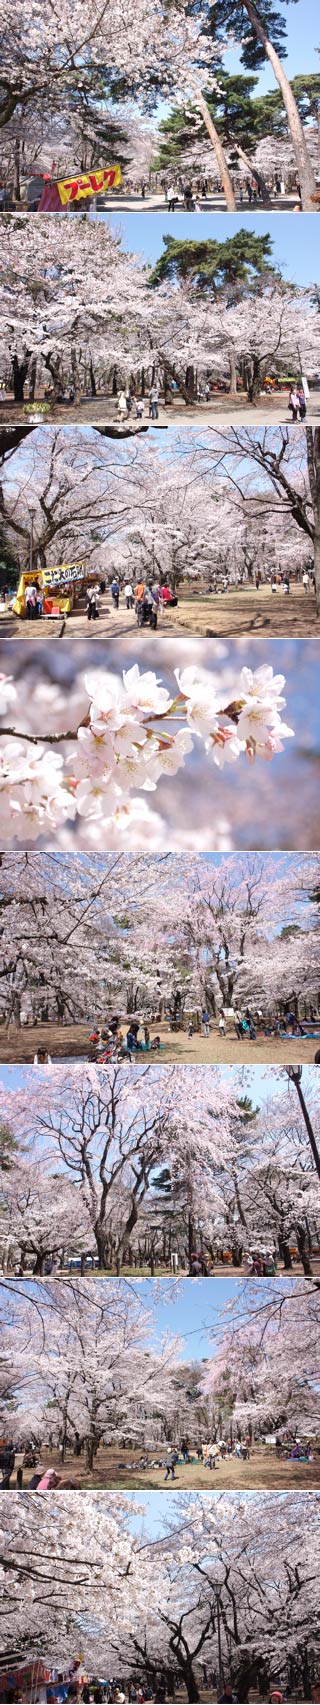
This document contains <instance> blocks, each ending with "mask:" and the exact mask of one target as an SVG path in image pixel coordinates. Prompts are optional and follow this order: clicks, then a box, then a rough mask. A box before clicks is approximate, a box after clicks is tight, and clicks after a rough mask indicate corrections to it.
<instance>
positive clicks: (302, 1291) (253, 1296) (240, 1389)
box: [203, 1278, 320, 1434]
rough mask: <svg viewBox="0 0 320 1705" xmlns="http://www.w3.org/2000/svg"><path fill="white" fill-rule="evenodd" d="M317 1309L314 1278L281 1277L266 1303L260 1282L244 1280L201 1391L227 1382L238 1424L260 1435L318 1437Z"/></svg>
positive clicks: (317, 1299) (215, 1387)
mask: <svg viewBox="0 0 320 1705" xmlns="http://www.w3.org/2000/svg"><path fill="white" fill-rule="evenodd" d="M268 1289H269V1287H268ZM319 1307H320V1302H319V1286H318V1284H317V1281H316V1280H311V1281H310V1284H308V1285H306V1284H305V1281H304V1280H301V1281H299V1280H295V1281H294V1282H293V1281H292V1280H287V1279H285V1278H284V1279H280V1278H279V1279H277V1280H276V1281H275V1282H273V1283H271V1285H270V1292H269V1294H268V1295H267V1298H266V1301H265V1300H264V1286H263V1285H262V1289H261V1286H260V1285H259V1283H257V1281H255V1283H251V1282H250V1281H245V1284H244V1288H243V1290H242V1292H241V1296H240V1295H238V1296H236V1298H235V1300H234V1303H233V1304H232V1305H231V1309H229V1311H228V1320H227V1325H226V1331H225V1334H224V1337H223V1338H222V1339H221V1343H220V1348H219V1349H218V1352H217V1354H216V1355H215V1356H214V1359H213V1361H212V1362H211V1365H210V1367H209V1368H208V1370H207V1372H206V1374H205V1378H204V1385H203V1389H204V1394H209V1393H210V1392H213V1391H216V1392H218V1391H219V1389H220V1386H221V1384H222V1387H223V1384H224V1382H225V1384H226V1386H227V1388H228V1393H229V1397H230V1399H231V1404H232V1411H233V1417H234V1420H235V1422H238V1423H239V1424H240V1425H241V1426H242V1427H244V1428H245V1429H246V1430H247V1429H248V1423H249V1424H250V1425H251V1426H252V1427H253V1428H254V1429H255V1430H256V1431H258V1432H259V1431H260V1432H261V1431H263V1430H268V1429H269V1428H270V1427H272V1429H274V1428H276V1429H277V1430H278V1429H279V1428H280V1429H281V1428H283V1429H284V1430H285V1429H286V1428H287V1427H289V1429H292V1428H293V1432H294V1433H296V1434H299V1433H300V1432H301V1431H303V1432H304V1433H309V1431H310V1430H311V1432H312V1433H314V1434H316V1433H317V1430H318V1421H319V1397H318V1389H317V1382H318V1375H319V1369H318V1351H317V1344H318V1332H319ZM220 1332H221V1319H220V1322H219V1334H220ZM280 1365H281V1379H280V1382H279V1366H280Z"/></svg>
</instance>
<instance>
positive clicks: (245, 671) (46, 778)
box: [0, 664, 293, 840]
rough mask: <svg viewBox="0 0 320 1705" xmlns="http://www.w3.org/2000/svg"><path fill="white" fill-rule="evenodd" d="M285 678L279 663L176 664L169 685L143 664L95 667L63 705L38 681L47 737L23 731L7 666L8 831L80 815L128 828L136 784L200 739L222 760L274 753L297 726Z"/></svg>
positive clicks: (173, 763)
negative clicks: (214, 670) (287, 714)
mask: <svg viewBox="0 0 320 1705" xmlns="http://www.w3.org/2000/svg"><path fill="white" fill-rule="evenodd" d="M283 686H284V676H283V675H274V673H273V669H272V666H271V665H265V666H262V667H259V668H258V669H256V670H255V671H254V672H253V671H252V670H251V669H249V668H246V667H245V668H242V669H241V670H239V672H238V673H237V672H235V673H234V674H233V675H232V674H231V672H230V670H229V669H228V667H227V668H226V669H223V671H222V674H221V675H220V676H219V675H218V674H210V673H209V671H208V670H206V669H202V668H199V667H197V666H196V665H194V666H191V667H186V668H184V669H182V671H180V670H179V669H176V670H175V671H174V683H173V687H172V692H171V693H170V692H169V691H168V689H167V687H165V686H163V685H162V683H161V681H160V680H158V677H157V675H156V673H155V672H153V671H149V670H147V671H146V672H140V668H139V665H138V664H134V665H133V667H132V668H131V669H129V670H124V671H123V673H122V676H121V675H120V674H119V675H113V674H111V673H110V672H109V671H108V670H105V671H103V670H101V669H94V668H93V669H91V670H89V671H84V673H83V676H82V677H81V678H80V681H79V684H78V688H77V691H76V695H75V702H74V703H73V696H72V695H71V701H70V698H69V699H68V703H67V699H66V700H65V712H64V711H63V706H62V712H61V705H59V704H57V698H58V700H59V701H60V700H61V693H60V690H59V689H57V692H56V691H55V689H52V687H47V688H46V687H45V688H43V687H41V686H40V688H39V689H38V693H37V692H36V696H35V702H34V708H35V710H36V715H37V726H38V727H39V719H40V718H41V724H42V728H44V729H46V722H47V731H46V732H45V734H44V739H41V740H40V741H39V740H38V737H37V735H36V734H34V733H33V732H32V731H30V732H28V733H27V736H25V735H24V734H23V730H22V729H21V728H20V721H21V709H20V694H19V692H18V688H17V686H15V684H14V682H13V680H12V679H11V678H10V677H8V678H7V677H6V676H4V675H2V677H1V705H2V715H3V717H4V718H5V717H6V713H8V717H9V724H10V726H8V727H2V731H1V747H0V760H1V782H0V786H1V803H2V810H1V833H2V836H3V838H4V839H5V840H7V839H8V838H9V839H11V837H12V836H14V837H15V836H17V838H18V839H19V840H24V839H27V840H29V839H30V840H34V839H36V838H37V837H38V835H39V834H40V833H41V832H42V830H48V829H49V830H55V829H56V828H57V827H59V825H61V824H63V823H64V822H65V821H66V820H67V819H69V821H70V820H71V821H72V820H73V819H75V817H76V816H77V815H79V816H80V817H85V818H90V819H93V820H98V821H100V822H101V821H103V822H108V821H109V822H111V823H116V824H117V826H118V827H119V828H120V829H122V828H124V829H125V828H126V827H128V826H129V824H130V821H131V819H132V818H133V819H134V817H135V811H136V807H137V800H136V797H135V792H136V790H138V793H140V792H142V793H145V792H147V793H149V792H154V791H155V790H156V787H157V783H158V780H159V778H160V777H161V775H162V774H164V775H166V776H167V777H171V776H175V775H176V773H177V771H178V770H179V769H180V768H181V766H183V765H184V763H185V760H186V758H187V757H188V755H189V753H191V752H192V750H193V747H194V742H195V740H197V739H199V740H201V741H202V742H204V747H205V751H206V753H207V754H209V756H210V757H211V758H212V760H213V762H214V763H215V764H217V765H218V767H219V768H221V767H222V765H223V764H224V762H225V761H226V760H227V761H228V762H229V763H234V762H235V761H236V760H237V759H238V758H241V757H244V758H247V759H248V760H249V761H250V763H253V762H254V760H255V759H256V758H264V759H266V760H270V759H272V757H273V756H274V754H275V753H276V752H281V751H282V750H283V744H282V740H283V739H286V738H287V737H288V736H290V735H292V734H293V729H291V728H289V727H288V726H287V724H286V723H285V722H283V721H282V720H281V712H282V709H283V707H284V705H285V699H284V698H283ZM177 688H178V691H177ZM59 709H60V727H59ZM57 716H58V728H57ZM51 717H53V720H54V731H52V728H51V726H50V725H51ZM68 723H70V726H68ZM56 745H58V747H59V750H56V749H55V747H56Z"/></svg>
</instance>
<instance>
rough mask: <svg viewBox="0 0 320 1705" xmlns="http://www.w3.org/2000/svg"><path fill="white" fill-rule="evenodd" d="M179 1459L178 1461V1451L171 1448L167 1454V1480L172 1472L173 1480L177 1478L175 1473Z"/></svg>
mask: <svg viewBox="0 0 320 1705" xmlns="http://www.w3.org/2000/svg"><path fill="white" fill-rule="evenodd" d="M177 1461H178V1452H177V1451H176V1450H169V1451H168V1455H167V1460H166V1472H165V1477H164V1478H165V1481H166V1480H169V1475H170V1474H171V1480H176V1478H177V1476H176V1474H175V1466H176V1463H177Z"/></svg>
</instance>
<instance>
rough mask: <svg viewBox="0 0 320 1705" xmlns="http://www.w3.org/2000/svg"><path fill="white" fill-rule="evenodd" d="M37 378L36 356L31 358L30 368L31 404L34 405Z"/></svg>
mask: <svg viewBox="0 0 320 1705" xmlns="http://www.w3.org/2000/svg"><path fill="white" fill-rule="evenodd" d="M36 377H37V357H36V355H33V356H32V358H31V361H30V367H29V402H30V403H34V393H35V388H36Z"/></svg>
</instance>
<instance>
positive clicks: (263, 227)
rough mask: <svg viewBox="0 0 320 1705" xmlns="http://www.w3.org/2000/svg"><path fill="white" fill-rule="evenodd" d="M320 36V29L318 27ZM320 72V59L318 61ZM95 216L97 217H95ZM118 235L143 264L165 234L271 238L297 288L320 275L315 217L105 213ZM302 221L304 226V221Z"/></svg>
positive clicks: (319, 227) (156, 250)
mask: <svg viewBox="0 0 320 1705" xmlns="http://www.w3.org/2000/svg"><path fill="white" fill-rule="evenodd" d="M319 37H320V25H319ZM319 71H320V59H319ZM92 217H94V216H92ZM99 217H100V218H102V219H104V220H105V221H106V222H107V224H108V225H110V226H111V227H112V229H113V230H114V232H115V234H116V235H120V237H121V246H122V248H123V249H124V250H127V251H129V252H131V253H132V254H137V255H138V256H139V257H141V259H142V262H144V263H148V262H149V261H151V262H152V263H154V261H156V260H157V259H158V256H159V255H160V254H161V251H162V245H163V238H164V236H165V235H168V234H169V235H171V236H174V237H187V238H188V237H194V238H196V239H197V242H201V241H205V239H207V238H208V237H214V239H215V240H216V241H218V242H224V241H225V239H226V237H232V236H234V232H235V230H236V231H237V230H247V231H255V232H256V234H257V235H258V236H261V233H262V232H263V234H265V233H269V232H270V235H271V238H272V243H273V257H274V260H275V262H276V263H278V264H279V265H280V267H281V270H282V271H283V274H284V276H285V278H288V279H292V280H293V282H294V283H296V284H310V283H313V282H314V281H315V280H316V279H317V278H319V272H320V220H319V219H318V220H317V219H316V218H315V215H314V213H304V214H302V215H301V218H300V221H299V220H298V216H297V215H296V217H294V216H291V215H290V214H289V213H274V214H268V213H266V212H264V213H259V214H254V215H251V214H249V213H248V214H247V213H241V214H240V213H238V214H234V213H231V214H230V213H171V214H170V213H167V212H166V211H164V212H163V213H160V212H159V213H157V214H155V213H152V214H150V216H149V217H148V214H146V213H143V212H142V213H140V212H138V213H121V214H119V213H113V214H110V213H108V214H102V215H99ZM302 219H303V226H302V225H301V220H302Z"/></svg>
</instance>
